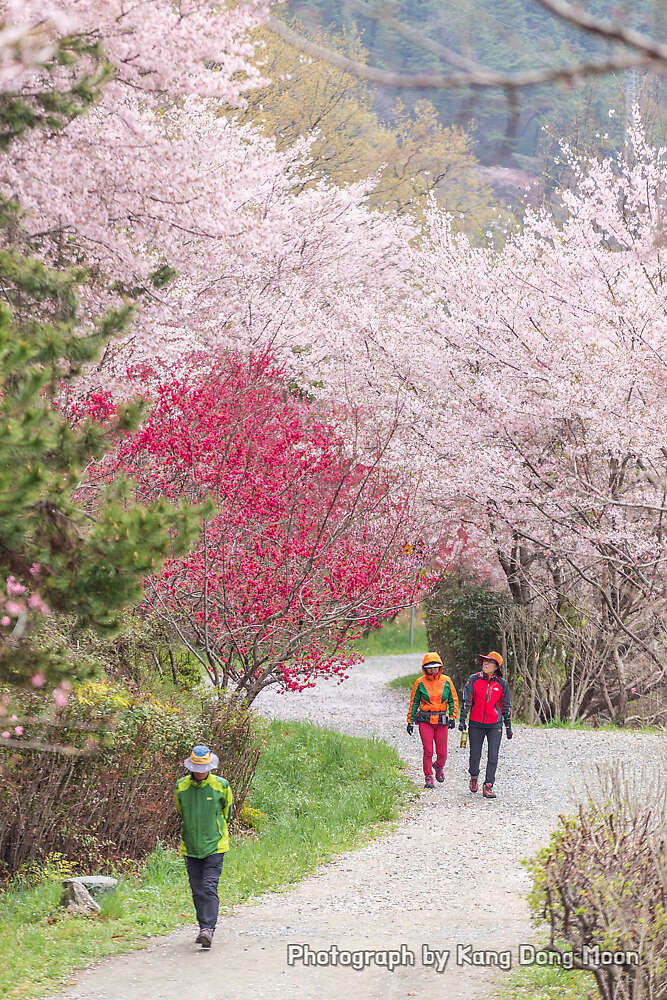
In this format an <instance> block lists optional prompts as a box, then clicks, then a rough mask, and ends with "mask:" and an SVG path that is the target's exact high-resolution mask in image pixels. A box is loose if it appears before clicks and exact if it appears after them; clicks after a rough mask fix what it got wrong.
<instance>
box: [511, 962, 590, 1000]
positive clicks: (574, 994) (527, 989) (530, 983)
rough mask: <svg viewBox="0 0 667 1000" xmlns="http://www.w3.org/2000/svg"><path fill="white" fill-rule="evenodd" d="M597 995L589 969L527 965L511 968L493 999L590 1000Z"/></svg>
mask: <svg viewBox="0 0 667 1000" xmlns="http://www.w3.org/2000/svg"><path fill="white" fill-rule="evenodd" d="M598 996H599V994H598V991H597V986H596V984H595V979H594V977H593V975H592V973H590V972H581V971H579V970H577V969H572V970H571V971H568V970H567V969H563V968H561V967H560V966H548V965H547V966H538V965H526V966H523V967H519V968H518V969H515V970H514V972H512V975H511V977H510V979H509V982H508V984H507V985H506V986H505V987H503V989H502V991H501V992H500V993H498V994H497V995H496V996H495V997H494V1000H589V998H591V1000H592V998H597V997H598Z"/></svg>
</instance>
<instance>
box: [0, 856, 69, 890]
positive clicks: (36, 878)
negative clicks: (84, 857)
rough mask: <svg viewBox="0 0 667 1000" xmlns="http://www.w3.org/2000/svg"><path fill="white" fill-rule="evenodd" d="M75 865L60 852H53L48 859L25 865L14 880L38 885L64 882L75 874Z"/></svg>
mask: <svg viewBox="0 0 667 1000" xmlns="http://www.w3.org/2000/svg"><path fill="white" fill-rule="evenodd" d="M75 868H76V866H75V864H74V862H73V861H71V860H70V859H69V858H66V857H65V855H64V854H62V853H61V852H60V851H51V852H50V853H49V854H47V855H46V857H44V858H41V859H39V860H35V861H32V862H31V863H30V864H26V865H23V867H21V868H20V869H19V870H18V872H17V873H16V875H15V876H14V879H15V880H16V882H17V883H19V884H24V885H38V884H39V883H40V882H62V880H63V879H66V878H69V877H70V876H71V875H73V874H74V872H75Z"/></svg>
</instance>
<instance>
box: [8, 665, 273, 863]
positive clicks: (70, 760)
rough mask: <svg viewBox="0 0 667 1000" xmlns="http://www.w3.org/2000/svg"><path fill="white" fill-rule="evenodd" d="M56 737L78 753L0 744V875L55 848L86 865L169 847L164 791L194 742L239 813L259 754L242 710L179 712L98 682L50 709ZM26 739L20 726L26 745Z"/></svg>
mask: <svg viewBox="0 0 667 1000" xmlns="http://www.w3.org/2000/svg"><path fill="white" fill-rule="evenodd" d="M53 721H54V722H56V723H57V725H58V733H59V736H58V738H59V740H60V741H61V742H62V743H63V744H65V745H66V746H69V747H71V748H72V749H73V750H76V751H79V752H78V753H73V754H67V753H45V752H43V751H39V752H38V751H35V750H31V749H29V748H26V749H25V750H23V749H21V750H17V749H16V748H11V749H10V748H3V747H0V866H2V869H3V870H4V873H5V874H12V873H16V872H17V871H19V870H20V869H21V868H22V867H25V866H26V865H27V866H30V865H37V867H38V868H39V865H40V859H42V858H45V857H48V856H49V855H51V856H53V852H61V854H62V855H64V856H65V857H66V858H76V859H77V863H78V864H79V865H80V866H83V867H84V868H85V867H86V866H95V867H98V868H99V866H100V861H101V859H102V860H103V859H106V860H107V862H114V861H117V860H118V859H121V858H124V857H131V858H142V857H144V856H146V855H147V854H149V853H150V852H151V851H152V850H153V848H154V847H155V844H156V841H157V840H165V841H166V842H168V843H174V842H175V840H176V836H177V833H178V829H179V820H178V816H177V814H176V811H175V809H174V807H173V787H174V782H175V780H176V778H177V777H178V776H179V775H180V774H182V773H183V772H184V768H183V764H182V762H183V760H184V759H185V757H186V756H187V755H188V753H189V752H190V750H191V748H192V746H193V745H195V744H197V743H203V742H205V743H209V744H210V745H211V746H212V747H214V749H215V751H216V753H217V754H218V756H219V758H220V767H219V773H220V774H222V775H224V776H225V777H226V778H227V779H228V780H229V781H230V784H231V786H232V789H233V791H234V796H235V802H236V810H237V811H238V810H239V809H241V808H242V806H243V802H244V799H245V796H246V793H247V790H248V786H249V784H250V781H251V779H252V776H253V774H254V771H255V767H256V765H257V759H258V756H259V748H258V739H257V734H256V732H255V727H254V725H253V722H252V718H251V716H250V715H249V713H248V712H247V711H246V710H245V709H243V708H242V707H240V706H239V705H238V703H235V704H232V702H230V701H229V700H227V699H226V698H225V697H224V696H223V695H222V694H220V693H219V694H213V693H211V694H210V695H207V696H206V697H205V698H202V699H201V700H200V701H198V702H193V703H192V704H191V706H190V707H189V708H188V707H178V706H175V705H173V704H166V703H164V702H161V701H159V700H158V699H157V698H155V697H153V696H150V695H142V696H134V695H132V694H130V693H129V692H128V691H127V689H126V688H123V687H121V686H119V685H113V684H110V683H108V682H104V681H90V682H87V683H85V684H83V685H81V686H80V687H78V688H77V689H76V690H75V692H74V694H73V696H72V697H71V698H70V701H69V703H68V704H67V706H66V707H65V708H64V709H62V710H60V711H59V712H58V713H57V716H56V717H54V720H53ZM31 735H32V733H31V730H30V727H29V726H28V725H26V727H25V737H26V741H28V740H29V739H30V737H31Z"/></svg>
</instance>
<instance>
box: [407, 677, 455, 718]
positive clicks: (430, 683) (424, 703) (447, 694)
mask: <svg viewBox="0 0 667 1000" xmlns="http://www.w3.org/2000/svg"><path fill="white" fill-rule="evenodd" d="M458 710H459V696H458V695H457V693H456V688H455V687H454V684H453V682H452V679H451V677H448V676H447V674H443V672H442V670H441V671H439V672H438V673H437V674H436V675H435V677H429V676H428V674H425V673H423V674H422V676H421V677H418V678H417V680H416V681H415V682H414V684H413V685H412V691H411V692H410V705H409V706H408V722H414V720H415V716H416V714H417V712H428V713H432V714H431V719H430V721H431V724H432V725H434V726H435V725H437V724H438V715H439V713H440V712H445V713H446V714H447V715H448V716H449V717H450V718H452V719H454V718H456V715H457V714H458Z"/></svg>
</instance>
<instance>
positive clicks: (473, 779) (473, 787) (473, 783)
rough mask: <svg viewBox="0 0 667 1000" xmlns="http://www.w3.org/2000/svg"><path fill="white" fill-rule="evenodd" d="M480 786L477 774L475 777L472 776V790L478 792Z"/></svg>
mask: <svg viewBox="0 0 667 1000" xmlns="http://www.w3.org/2000/svg"><path fill="white" fill-rule="evenodd" d="M478 787H479V785H478V784H477V775H475V777H474V778H473V777H471V778H470V791H471V792H476V791H477V789H478Z"/></svg>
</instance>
